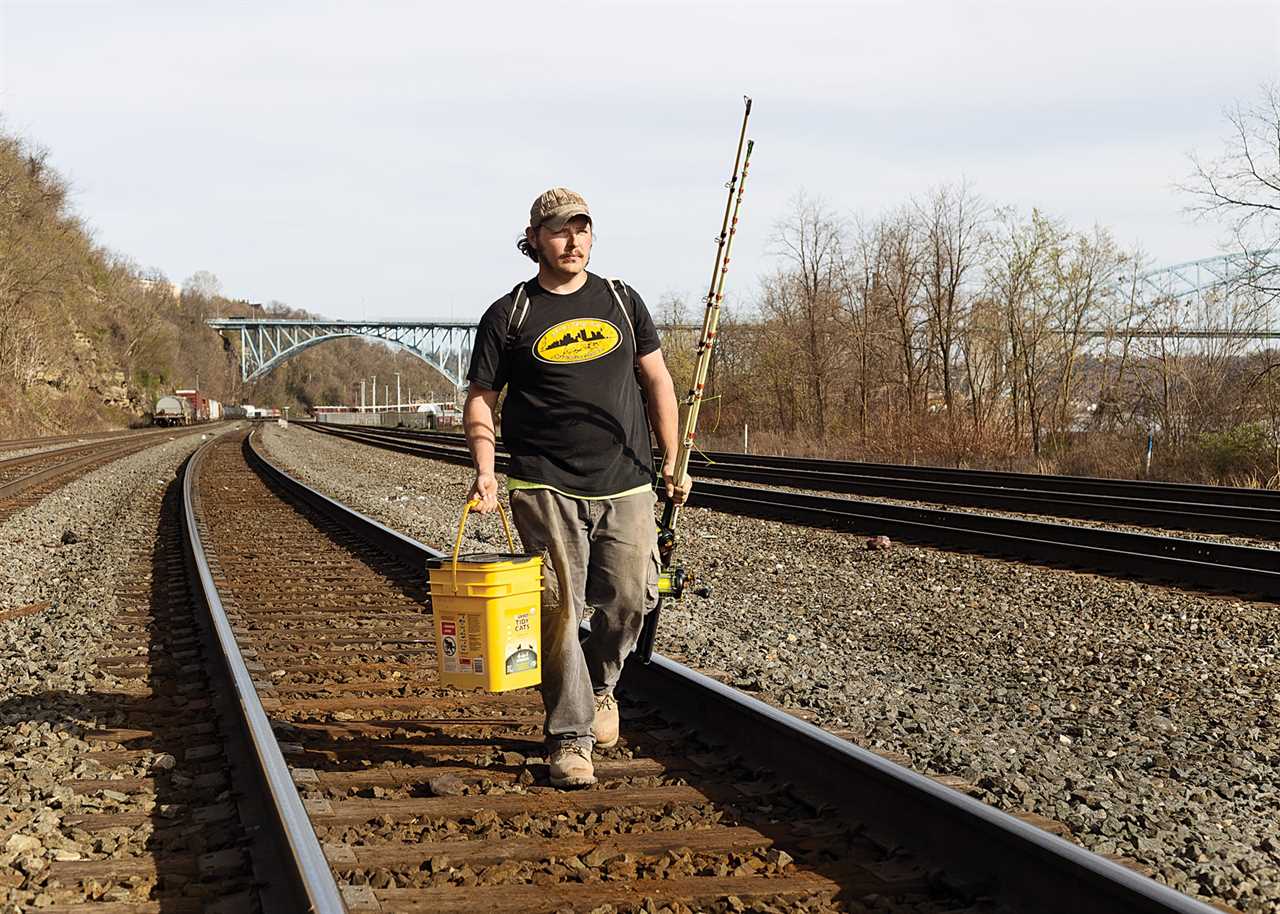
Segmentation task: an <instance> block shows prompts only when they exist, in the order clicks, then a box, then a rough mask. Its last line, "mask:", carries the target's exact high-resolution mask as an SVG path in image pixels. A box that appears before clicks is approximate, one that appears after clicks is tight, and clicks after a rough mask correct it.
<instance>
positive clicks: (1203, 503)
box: [308, 424, 1280, 541]
mask: <svg viewBox="0 0 1280 914" xmlns="http://www.w3.org/2000/svg"><path fill="white" fill-rule="evenodd" d="M308 425H310V424H308ZM320 427H321V428H323V429H325V430H328V429H331V428H334V427H335V426H331V425H323V424H321V425H320ZM336 427H337V428H349V429H352V430H353V431H355V432H357V433H359V434H363V435H368V436H374V435H382V436H386V437H388V438H399V439H402V440H421V441H432V442H437V443H441V444H451V445H455V446H457V445H460V444H461V436H459V435H453V434H450V433H446V432H424V431H417V430H408V429H384V428H379V427H365V426H336ZM500 445H501V441H499V446H500ZM690 466H691V468H692V469H693V471H694V473H695V475H696V476H698V477H699V478H701V479H720V480H728V481H739V482H752V483H758V484H760V485H769V486H789V487H795V488H804V489H810V490H813V491H819V492H844V493H846V494H852V495H871V496H878V497H883V498H895V499H900V500H905V501H924V502H933V503H936V504H946V505H956V506H961V507H971V508H990V509H994V510H1000V511H1012V512H1017V513H1024V514H1048V515H1053V516H1058V517H1074V518H1080V519H1084V520H1098V521H1106V522H1110V523H1124V524H1131V525H1134V526H1140V527H1160V528H1164V529H1169V530H1195V531H1199V532H1204V533H1227V534H1235V535H1239V536H1253V537H1262V538H1266V539H1274V540H1277V541H1280V491H1276V490H1272V489H1244V488H1235V487H1230V486H1208V485H1193V484H1189V483H1173V482H1150V481H1146V480H1129V479H1102V478H1098V477H1090V476H1051V475H1047V474H1034V473H1012V472H1005V471H999V470H961V469H951V468H948V467H931V466H911V465H904V464H889V463H863V462H859V461H852V460H827V459H822V458H814V457H773V456H768V455H759V454H738V453H732V452H710V453H706V454H702V455H701V456H695V457H694V459H693V460H692V461H691V463H690Z"/></svg>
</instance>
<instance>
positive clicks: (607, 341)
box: [533, 317, 622, 363]
mask: <svg viewBox="0 0 1280 914" xmlns="http://www.w3.org/2000/svg"><path fill="white" fill-rule="evenodd" d="M621 341H622V337H621V334H619V333H618V328H617V327H615V326H614V325H613V324H611V323H610V322H609V321H602V320H597V319H596V318H594V317H580V318H576V319H574V320H571V321H561V322H560V323H558V324H556V325H555V326H554V327H551V328H549V329H548V330H547V331H546V332H545V333H543V334H542V336H540V337H538V342H537V343H535V344H534V346H533V354H534V355H536V356H537V357H538V358H540V359H542V361H544V362H560V363H572V362H590V361H591V360H592V359H598V358H600V357H601V356H604V355H608V354H609V353H611V352H613V350H615V349H617V348H618V344H619V343H620V342H621Z"/></svg>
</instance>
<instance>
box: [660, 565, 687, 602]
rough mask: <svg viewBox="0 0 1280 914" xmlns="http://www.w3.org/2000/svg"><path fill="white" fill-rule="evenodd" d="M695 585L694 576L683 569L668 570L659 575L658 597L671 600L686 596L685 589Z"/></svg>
mask: <svg viewBox="0 0 1280 914" xmlns="http://www.w3.org/2000/svg"><path fill="white" fill-rule="evenodd" d="M691 584H693V575H691V574H689V573H687V572H686V571H685V570H684V569H683V568H668V569H666V570H664V571H660V572H659V573H658V595H659V596H661V597H666V598H667V599H669V600H679V599H680V598H681V597H682V596H684V589H685V587H687V586H689V585H691Z"/></svg>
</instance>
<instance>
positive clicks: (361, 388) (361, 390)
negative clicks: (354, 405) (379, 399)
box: [360, 378, 364, 413]
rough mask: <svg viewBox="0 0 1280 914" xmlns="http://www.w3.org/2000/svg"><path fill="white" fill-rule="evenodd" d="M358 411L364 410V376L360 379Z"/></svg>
mask: <svg viewBox="0 0 1280 914" xmlns="http://www.w3.org/2000/svg"><path fill="white" fill-rule="evenodd" d="M360 412H362V413H363V412H364V378H361V379H360Z"/></svg>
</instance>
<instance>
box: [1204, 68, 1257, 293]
mask: <svg viewBox="0 0 1280 914" xmlns="http://www.w3.org/2000/svg"><path fill="white" fill-rule="evenodd" d="M1226 118H1227V122H1228V124H1229V125H1230V129H1229V131H1228V136H1227V139H1226V141H1225V143H1224V146H1223V150H1222V153H1221V154H1220V155H1219V156H1218V157H1217V158H1215V159H1213V160H1211V161H1208V162H1206V161H1204V160H1202V159H1200V158H1199V157H1195V156H1193V157H1192V164H1193V166H1194V171H1193V174H1192V178H1191V183H1190V184H1188V185H1186V186H1185V187H1184V188H1183V189H1184V190H1186V191H1188V192H1189V193H1191V194H1192V195H1193V196H1194V202H1193V203H1192V205H1191V207H1190V208H1191V210H1192V211H1193V212H1195V213H1198V214H1200V215H1205V216H1213V217H1216V218H1218V219H1221V220H1223V221H1224V222H1225V223H1226V224H1227V226H1228V228H1229V229H1230V231H1231V234H1232V236H1233V239H1234V243H1235V245H1236V246H1237V247H1238V249H1239V250H1240V251H1242V252H1244V254H1245V256H1246V259H1247V260H1248V261H1249V265H1250V267H1251V269H1249V270H1248V271H1247V272H1246V274H1245V279H1244V281H1245V282H1246V283H1247V284H1248V285H1249V286H1251V287H1252V288H1253V289H1255V290H1258V291H1261V292H1264V293H1266V294H1267V295H1268V296H1271V297H1275V296H1280V266H1277V263H1280V261H1277V260H1276V259H1274V258H1269V257H1266V256H1264V255H1265V254H1266V253H1267V252H1272V251H1276V250H1278V249H1280V84H1276V83H1273V84H1271V85H1266V86H1263V87H1262V90H1261V98H1259V99H1258V101H1256V102H1254V103H1253V104H1252V105H1242V104H1240V103H1238V102H1237V103H1236V104H1235V105H1234V106H1233V107H1232V108H1230V109H1228V110H1227V111H1226Z"/></svg>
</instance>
